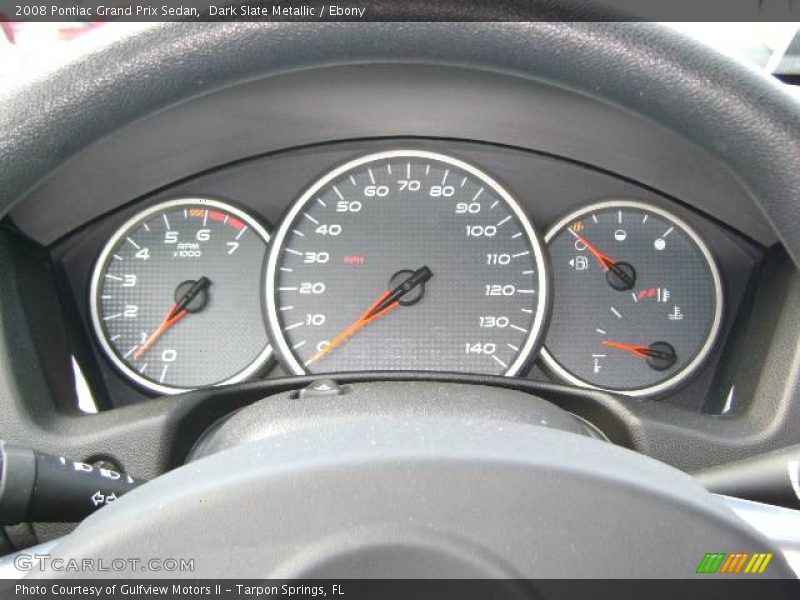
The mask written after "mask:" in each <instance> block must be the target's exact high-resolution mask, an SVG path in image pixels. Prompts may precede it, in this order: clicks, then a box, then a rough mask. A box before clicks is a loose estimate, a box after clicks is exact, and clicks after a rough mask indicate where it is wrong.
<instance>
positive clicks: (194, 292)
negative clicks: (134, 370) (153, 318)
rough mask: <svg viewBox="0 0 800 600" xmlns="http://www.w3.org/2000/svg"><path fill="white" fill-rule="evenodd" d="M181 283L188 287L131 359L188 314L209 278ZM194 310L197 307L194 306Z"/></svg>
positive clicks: (138, 355)
mask: <svg viewBox="0 0 800 600" xmlns="http://www.w3.org/2000/svg"><path fill="white" fill-rule="evenodd" d="M182 285H188V288H186V291H185V292H183V295H182V296H181V297H180V298H177V299H176V301H175V304H173V305H172V306H170V307H169V310H168V311H167V316H165V317H164V319H163V320H162V321H161V323H160V324H159V326H158V327H156V330H155V331H154V332H153V333H151V334H150V337H149V338H147V339H146V340H145V342H144V344H142V345H141V346H140V347H139V349H138V350H137V351H136V352H135V353H134V354H133V360H139V359H140V358H141V357H142V355H144V353H145V352H147V351H148V350H149V349H150V348H152V347H153V344H155V343H156V342H157V341H158V340H159V339H161V336H162V335H164V334H165V333H167V331H169V330H170V328H171V327H172V326H173V325H175V323H177V322H178V321H180V320H181V319H182V318H183V317H185V316H186V315H188V314H189V310H188V309H189V307H190V304H191V303H192V301H193V300H194V299H195V298H197V296H198V295H199V294H203V293H205V292H206V290H208V286H210V285H211V280H210V279H209V278H208V277H200V278H199V279H198V280H197V281H187V282H184V284H182ZM179 289H181V288H179ZM203 306H205V303H203ZM195 310H199V309H198V308H195Z"/></svg>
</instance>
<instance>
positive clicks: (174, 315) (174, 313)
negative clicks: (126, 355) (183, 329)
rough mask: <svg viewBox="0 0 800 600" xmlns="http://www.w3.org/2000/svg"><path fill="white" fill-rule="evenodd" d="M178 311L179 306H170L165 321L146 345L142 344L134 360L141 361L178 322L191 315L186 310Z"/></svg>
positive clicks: (148, 339) (134, 355) (152, 334)
mask: <svg viewBox="0 0 800 600" xmlns="http://www.w3.org/2000/svg"><path fill="white" fill-rule="evenodd" d="M176 309H178V304H177V303H176V304H173V305H172V306H170V308H169V310H168V311H167V316H166V317H164V320H163V321H161V324H160V325H159V326H158V327H156V329H155V331H154V332H153V333H151V334H150V337H149V338H147V340H146V341H145V343H144V344H142V345H141V346H140V347H139V349H138V350H137V351H136V352H134V353H133V360H139V359H140V358H141V357H142V355H144V353H145V352H147V351H148V350H150V348H152V347H153V344H155V343H156V342H157V341H158V340H159V339H160V338H161V336H162V335H164V334H165V333H167V331H169V330H170V328H171V327H172V326H173V325H175V323H177V322H178V321H180V320H181V319H182V318H183V317H185V316H186V315H188V314H189V311H187V310H186V309H185V308H182V309H179V310H176Z"/></svg>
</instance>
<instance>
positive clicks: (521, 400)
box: [187, 381, 606, 462]
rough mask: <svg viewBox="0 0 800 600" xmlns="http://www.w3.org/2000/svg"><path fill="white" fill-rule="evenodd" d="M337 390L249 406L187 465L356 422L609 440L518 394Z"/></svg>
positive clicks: (437, 388) (466, 388)
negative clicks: (444, 423)
mask: <svg viewBox="0 0 800 600" xmlns="http://www.w3.org/2000/svg"><path fill="white" fill-rule="evenodd" d="M313 386H314V384H313V383H312V384H311V385H310V386H309V387H308V388H306V389H311V388H312V387H313ZM339 391H340V393H336V394H325V395H313V394H304V393H303V390H301V391H292V392H285V393H282V394H276V395H274V396H269V397H267V398H264V399H263V400H260V401H258V402H256V403H254V404H251V405H250V406H247V407H246V408H243V409H241V410H239V411H237V412H235V413H233V414H231V415H229V416H226V417H224V418H222V419H220V420H219V421H217V422H216V423H215V424H214V425H212V426H211V427H210V428H209V429H208V430H207V431H206V432H205V433H204V434H203V436H202V437H201V438H200V439H199V440H198V442H197V444H195V446H194V448H193V449H192V452H191V453H190V455H189V458H188V459H187V462H191V461H193V460H197V459H199V458H202V457H204V456H209V455H211V454H216V453H218V452H222V451H223V450H227V449H230V448H233V447H235V446H239V445H240V444H246V443H250V442H255V441H258V440H264V439H267V438H272V437H276V436H278V435H286V434H288V433H293V432H297V431H300V430H309V429H311V430H314V429H330V428H333V427H336V424H337V423H344V422H350V421H352V420H365V421H367V420H374V419H378V420H382V421H387V420H395V421H397V423H398V427H400V428H402V427H403V426H404V423H406V424H407V423H410V422H411V419H412V418H414V419H417V418H426V419H451V420H452V419H454V418H457V419H458V420H459V421H463V422H467V423H476V422H493V423H496V424H502V423H504V422H505V423H516V424H522V425H534V426H540V427H545V428H550V429H555V430H559V431H565V432H569V433H574V434H576V435H582V436H588V437H594V438H597V439H606V437H605V435H604V434H603V433H601V432H600V431H599V430H598V429H596V428H595V427H594V426H593V425H590V424H589V423H587V422H586V421H584V420H582V419H580V418H579V417H576V416H575V415H573V414H571V413H569V412H567V411H565V410H563V409H561V408H558V407H557V406H556V405H555V404H552V403H550V402H548V401H546V400H543V399H541V398H538V397H536V396H532V395H530V394H526V393H524V392H520V391H516V390H506V389H501V388H496V387H489V386H483V385H469V384H454V383H441V382H423V381H420V382H404V383H400V382H373V383H359V384H350V385H345V386H341V387H340V388H339ZM301 394H302V397H301ZM454 415H457V417H455V416H454Z"/></svg>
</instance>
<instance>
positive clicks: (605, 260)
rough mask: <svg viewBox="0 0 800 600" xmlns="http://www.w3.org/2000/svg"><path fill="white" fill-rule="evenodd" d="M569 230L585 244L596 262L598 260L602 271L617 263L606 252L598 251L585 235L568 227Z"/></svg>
mask: <svg viewBox="0 0 800 600" xmlns="http://www.w3.org/2000/svg"><path fill="white" fill-rule="evenodd" d="M569 232H570V233H571V234H572V235H574V236H575V237H576V238H577V240H578V241H579V242H580V243H582V244H583V245H584V246H586V248H587V249H588V250H589V252H591V253H592V254H593V255H594V257H595V258H596V259H597V262H599V263H600V266H601V267H602V268H603V271H608V270H609V269H610V268H611V267H613V266H614V265H615V264H617V261H615V260H614V259H613V258H611V257H610V256H608V255H607V254H603V253H602V252H600V250H598V249H597V248H595V247H594V246H593V245H592V244H591V243H589V241H588V240H587V239H586V238H585V237H583V236H582V235H581V234H579V233H578V232H577V231H575V230H574V229H573V228H572V227H570V228H569Z"/></svg>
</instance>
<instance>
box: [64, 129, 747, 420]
mask: <svg viewBox="0 0 800 600" xmlns="http://www.w3.org/2000/svg"><path fill="white" fill-rule="evenodd" d="M398 148H410V149H412V150H416V151H421V152H432V153H438V154H443V155H446V156H452V157H455V158H457V159H459V160H462V161H464V162H465V163H467V164H470V165H475V166H476V167H477V168H479V169H480V170H482V171H485V172H486V173H488V174H489V175H490V176H492V177H493V178H495V179H497V180H498V181H500V182H501V183H502V184H503V186H504V187H505V188H506V189H508V191H509V193H510V194H511V195H512V196H514V197H515V198H517V199H518V200H519V202H520V203H521V204H522V205H523V207H524V210H525V211H526V212H527V213H528V214H530V215H531V216H532V218H533V219H534V222H535V224H536V226H537V227H538V229H539V231H540V232H544V231H546V230H547V229H549V228H550V227H551V225H552V224H553V223H554V222H556V221H557V220H559V219H561V218H563V217H564V215H565V214H567V213H570V212H573V211H575V210H577V209H579V208H580V207H582V206H585V205H587V204H590V203H593V202H598V201H601V200H605V199H608V198H632V199H636V201H641V202H643V203H645V204H647V205H648V206H654V207H656V208H661V209H666V210H668V211H669V212H670V213H674V214H676V215H677V216H678V217H679V218H681V219H683V220H684V221H688V222H689V223H690V224H691V225H692V226H693V227H694V228H695V229H696V230H697V231H698V234H699V235H701V236H702V237H703V239H704V240H706V241H707V243H708V244H709V246H710V247H711V248H712V251H713V252H714V254H715V256H717V259H718V262H719V266H720V272H721V277H722V279H723V280H724V285H725V288H726V292H727V296H728V297H727V300H726V304H727V308H728V310H729V314H728V317H726V319H725V322H724V323H723V324H722V327H721V333H720V341H719V346H718V348H719V351H717V352H712V353H711V356H709V360H708V363H707V364H706V365H705V366H704V368H702V369H699V371H698V372H697V373H696V374H695V376H694V377H691V378H689V381H687V382H686V385H684V386H682V387H681V388H679V389H680V394H676V393H675V390H670V391H668V392H667V393H666V394H663V395H660V396H656V397H657V398H659V399H664V400H668V401H670V402H675V403H678V404H679V405H681V406H682V407H684V408H687V409H690V410H701V409H702V407H703V406H704V405H705V403H706V402H707V401H710V396H709V394H710V393H711V388H712V385H713V384H715V383H718V382H716V381H715V378H717V377H719V376H720V373H721V371H720V370H719V363H720V361H721V360H722V359H723V358H724V353H723V350H724V347H725V342H726V339H727V332H728V330H729V328H730V323H731V322H732V319H733V317H735V315H736V314H737V312H738V309H739V307H740V304H741V302H742V300H743V298H744V297H745V291H746V290H747V287H748V285H750V283H751V282H750V278H751V276H752V274H753V272H754V267H755V264H756V263H757V260H758V256H759V254H758V253H759V250H758V247H757V246H755V245H753V244H750V243H749V242H748V241H747V239H746V238H744V237H742V236H739V235H737V234H735V233H734V232H731V231H729V230H727V229H726V228H724V227H721V226H720V225H718V224H716V223H714V222H713V221H711V220H708V219H706V218H703V217H702V216H701V215H699V214H697V213H695V212H694V211H692V210H691V209H689V208H688V207H686V206H684V205H681V204H680V203H679V202H677V201H675V200H673V199H670V198H668V197H666V196H664V195H662V194H659V193H657V192H655V191H653V190H650V189H648V188H645V187H642V186H638V185H636V184H634V183H632V182H629V181H626V180H624V179H621V178H618V177H614V176H613V175H611V174H608V173H605V172H602V171H598V170H596V169H593V168H592V167H590V166H587V165H579V164H576V163H573V162H570V161H566V160H562V159H558V158H556V157H551V156H545V155H539V154H536V153H532V152H530V151H524V150H517V149H513V148H504V147H497V146H491V145H488V144H480V143H473V142H457V141H442V140H418V139H415V140H363V141H354V142H343V143H339V144H326V145H322V146H316V147H309V148H302V149H299V150H293V151H287V152H285V153H278V154H273V155H268V156H264V157H256V158H253V159H252V160H249V161H244V162H241V163H237V164H235V165H230V166H228V167H224V168H221V169H217V170H214V171H211V172H208V173H204V174H201V175H198V176H197V177H195V178H192V179H190V180H187V181H184V182H180V183H178V184H176V185H174V186H170V187H168V188H165V189H163V190H161V191H159V192H158V193H157V194H154V195H153V196H151V197H148V198H146V199H142V200H140V201H136V202H132V203H130V204H129V205H127V206H126V207H124V208H123V209H122V210H120V211H117V212H114V213H111V214H109V215H106V216H105V217H103V218H101V219H98V220H97V221H95V222H93V223H91V224H89V225H88V226H87V227H85V228H83V229H81V230H79V231H77V232H76V233H74V234H73V235H71V236H67V237H66V238H64V239H63V240H61V241H60V242H59V243H58V244H56V245H55V246H54V247H53V248H52V253H53V256H54V258H55V260H56V261H58V262H59V263H60V264H61V265H62V266H63V273H64V276H65V278H64V282H65V285H66V287H67V289H68V290H69V293H70V295H71V296H72V298H71V300H72V301H73V302H75V303H76V305H77V306H76V311H77V313H79V314H81V315H83V316H84V318H86V309H85V307H82V306H80V304H81V302H80V294H81V293H83V294H85V293H86V292H81V288H82V287H83V286H85V285H86V283H85V282H86V281H87V279H88V278H87V275H86V272H87V270H88V269H90V265H91V264H93V263H94V261H95V260H96V257H97V255H98V253H99V251H100V248H101V247H102V244H103V243H104V242H105V241H106V240H107V239H108V236H109V235H110V234H111V233H112V232H113V231H114V230H116V228H118V227H119V225H120V224H121V223H122V222H124V221H125V220H128V219H130V218H131V217H132V216H133V215H135V214H136V212H137V211H139V210H141V208H142V206H145V207H146V206H148V205H150V204H154V203H157V202H161V201H164V200H169V199H173V198H176V197H187V196H188V197H192V196H194V197H198V196H202V197H213V198H219V199H220V200H223V201H226V202H227V201H230V200H231V199H232V200H234V201H235V203H237V204H239V205H240V206H242V207H244V208H246V209H247V210H248V211H251V212H252V213H254V214H257V215H259V216H260V217H261V218H263V219H264V220H266V221H271V222H273V223H280V221H281V218H282V217H283V215H284V214H285V213H286V211H287V210H288V207H289V206H291V205H292V203H293V202H294V201H295V200H296V199H297V198H298V197H299V196H300V195H301V193H302V192H303V190H306V189H308V186H309V185H310V182H313V181H315V180H317V179H318V178H319V177H321V176H323V175H325V174H326V173H328V172H330V171H331V169H333V168H335V167H337V166H340V165H343V164H345V163H347V162H349V161H352V160H357V159H359V158H361V157H364V156H366V155H369V154H375V153H379V152H389V151H396V150H397V149H398ZM83 289H84V290H85V289H86V288H85V287H83ZM84 297H85V296H84ZM78 329H80V328H78ZM76 333H77V334H78V335H77V336H75V337H76V338H80V337H83V338H84V340H85V341H83V342H82V343H80V342H79V343H78V344H77V345H79V346H82V350H81V351H80V352H77V353H76V355H79V356H81V357H83V360H84V361H87V356H88V357H92V358H93V361H94V364H91V365H89V367H88V368H87V369H86V371H88V372H89V373H90V374H91V375H90V377H91V379H92V381H91V383H92V387H93V389H96V390H99V393H98V396H100V397H101V399H104V401H103V402H102V403H103V404H104V405H106V406H109V407H113V406H117V405H122V404H129V403H132V402H139V401H141V400H144V399H146V398H148V397H149V395H147V394H142V393H141V392H140V391H139V390H137V389H132V387H131V386H130V385H129V384H126V383H125V381H124V380H122V379H121V378H120V377H119V374H118V373H117V372H116V369H113V368H112V369H109V368H107V361H105V360H104V359H103V358H102V351H100V352H98V350H99V346H98V343H97V341H96V340H94V339H92V338H94V335H93V333H92V332H91V330H88V334H89V335H88V339H86V338H87V335H86V334H87V330H86V329H84V330H83V331H82V332H81V331H77V332H76ZM285 373H286V371H285V370H284V368H283V367H282V366H280V365H275V366H274V367H273V368H272V369H271V370H270V371H268V372H266V373H264V374H263V376H264V377H275V376H280V375H281V374H285ZM259 376H262V375H259ZM520 376H527V377H528V378H531V379H537V380H545V381H546V380H548V379H551V376H550V375H548V374H547V373H545V372H544V371H543V370H542V369H541V368H540V365H539V364H538V363H537V364H534V365H532V366H531V368H530V370H529V371H528V372H527V374H525V373H521V374H520ZM713 401H714V402H718V398H716V397H714V399H713Z"/></svg>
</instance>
